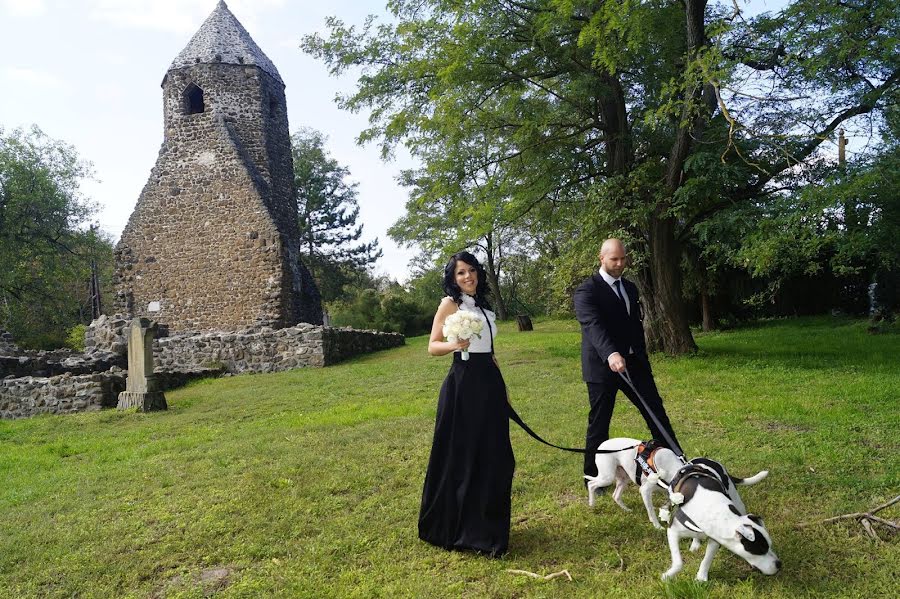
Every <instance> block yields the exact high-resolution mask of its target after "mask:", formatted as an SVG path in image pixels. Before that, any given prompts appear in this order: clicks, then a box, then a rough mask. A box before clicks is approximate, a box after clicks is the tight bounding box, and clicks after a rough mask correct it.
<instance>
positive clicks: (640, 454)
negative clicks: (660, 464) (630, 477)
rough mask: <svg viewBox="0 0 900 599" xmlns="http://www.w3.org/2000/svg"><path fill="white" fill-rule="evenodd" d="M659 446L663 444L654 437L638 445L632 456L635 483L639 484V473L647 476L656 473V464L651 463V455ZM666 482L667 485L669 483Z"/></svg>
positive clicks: (654, 453)
mask: <svg viewBox="0 0 900 599" xmlns="http://www.w3.org/2000/svg"><path fill="white" fill-rule="evenodd" d="M661 447H663V445H662V444H661V443H660V442H659V441H657V440H656V439H650V440H649V441H644V442H643V443H641V444H640V445H638V448H637V455H635V456H634V463H635V466H636V468H635V471H634V482H635V484H638V485H640V484H641V473H643V474H646V475H647V476H650V475H651V474H656V473H657V472H656V464H654V463H653V456H654V455H656V452H657V451H658V450H659V449H660V448H661ZM663 482H665V481H663ZM666 484H667V485H668V484H669V483H666Z"/></svg>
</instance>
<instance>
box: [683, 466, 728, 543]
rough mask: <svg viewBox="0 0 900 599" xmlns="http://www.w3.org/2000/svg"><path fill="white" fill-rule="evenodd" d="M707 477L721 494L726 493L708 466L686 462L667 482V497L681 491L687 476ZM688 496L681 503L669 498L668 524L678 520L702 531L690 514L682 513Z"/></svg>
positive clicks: (692, 528)
mask: <svg viewBox="0 0 900 599" xmlns="http://www.w3.org/2000/svg"><path fill="white" fill-rule="evenodd" d="M700 477H702V478H708V479H710V480H711V481H713V482H714V483H715V485H716V486H717V487H719V490H721V492H722V494H724V495H726V496H727V495H728V492H727V491H726V490H725V487H724V486H723V485H722V481H721V480H720V479H719V477H718V476H717V475H716V474H715V473H713V472H711V471H710V470H709V468H707V467H706V466H702V465H699V464H692V463H688V464H687V465H685V466H683V467H682V468H681V469H680V470H679V471H678V472H677V473H676V474H675V477H674V478H672V482H671V483H669V497H670V498H671V496H672V494H673V493H681V488H682V487H683V486H684V483H685V481H687V480H688V479H689V478H700ZM688 501H690V498H688V499H685V501H684V502H683V503H681V504H678V505H676V504H674V503H672V501H671V499H670V500H669V502H670V506H671V508H672V518H671V519H670V520H669V526H671V525H672V522H674V521H675V520H678V521H679V522H681V524H682V525H684V527H685V528H687V529H688V530H690V531H693V532H699V533H702V532H703V530H701V529H700V527H699V526H697V523H696V522H694V521H693V520H691V518H690V516H688V515H687V514H685V513H684V510H683V509H682V508H683V507H684V506H685V505H687V503H688Z"/></svg>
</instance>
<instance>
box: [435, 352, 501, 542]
mask: <svg viewBox="0 0 900 599" xmlns="http://www.w3.org/2000/svg"><path fill="white" fill-rule="evenodd" d="M507 405H508V403H507V398H506V385H505V383H504V382H503V376H502V375H501V374H500V369H499V368H497V365H496V364H495V363H494V360H493V358H492V356H491V354H487V353H478V354H476V353H470V354H469V360H468V361H463V360H462V359H461V357H460V354H458V353H455V354H454V355H453V365H452V366H451V367H450V372H449V374H447V378H446V379H445V380H444V384H443V385H442V386H441V394H440V398H439V399H438V408H437V419H436V422H435V426H434V441H433V442H432V445H431V457H430V458H429V460H428V471H427V472H426V474H425V488H424V490H423V491H422V506H421V509H420V511H419V538H421V539H422V540H423V541H427V542H429V543H431V544H433V545H437V546H439V547H444V548H446V549H469V550H474V551H480V552H484V553H488V554H490V555H492V556H495V557H496V556H499V555H501V554H503V553H505V552H506V549H507V547H508V545H509V516H510V492H511V489H512V477H513V470H515V466H516V462H515V458H514V457H513V452H512V445H511V444H510V442H509V418H508V414H509V412H508V411H507Z"/></svg>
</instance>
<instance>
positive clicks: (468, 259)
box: [443, 252, 491, 310]
mask: <svg viewBox="0 0 900 599" xmlns="http://www.w3.org/2000/svg"><path fill="white" fill-rule="evenodd" d="M460 260H462V261H463V262H465V263H466V264H468V265H469V266H474V267H475V271H476V272H477V273H478V285H477V286H476V287H475V297H474V299H475V305H476V306H480V307H482V308H487V309H488V310H490V309H491V304H490V302H488V298H487V296H488V284H487V272H485V270H484V267H483V266H482V265H481V262H479V261H478V258H476V257H475V256H473V255H472V254H470V253H469V252H457V253H456V254H453V255H452V256H450V260H448V261H447V265H446V266H445V267H444V281H443V286H444V293H446V294H447V295H449V296H450V297H452V298H453V301H454V302H456V304H457V305H459V304H460V303H461V302H462V289H460V288H459V285H457V284H456V263H457V262H459V261H460Z"/></svg>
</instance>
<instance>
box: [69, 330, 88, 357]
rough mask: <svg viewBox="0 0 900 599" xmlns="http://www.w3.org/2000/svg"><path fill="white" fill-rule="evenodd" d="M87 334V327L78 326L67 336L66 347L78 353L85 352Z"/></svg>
mask: <svg viewBox="0 0 900 599" xmlns="http://www.w3.org/2000/svg"><path fill="white" fill-rule="evenodd" d="M86 332H87V325H85V324H81V323H79V324H76V325H75V326H74V327H72V328H71V329H69V334H68V335H66V347H68V348H69V349H71V350H75V351H77V352H83V351H84V334H85V333H86Z"/></svg>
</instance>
